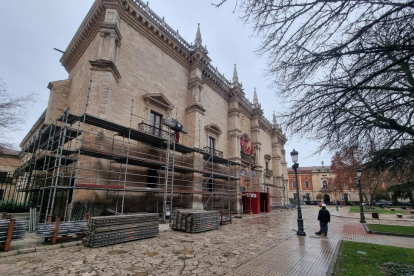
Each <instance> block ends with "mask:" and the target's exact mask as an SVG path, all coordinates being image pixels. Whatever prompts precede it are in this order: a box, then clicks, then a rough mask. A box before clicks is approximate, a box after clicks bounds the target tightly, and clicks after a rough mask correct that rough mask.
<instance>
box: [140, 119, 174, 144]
mask: <svg viewBox="0 0 414 276" xmlns="http://www.w3.org/2000/svg"><path fill="white" fill-rule="evenodd" d="M138 130H139V131H141V132H143V133H146V134H150V135H153V136H156V137H159V138H161V139H165V140H168V135H170V139H174V134H169V133H168V131H165V130H162V129H160V128H158V127H155V126H152V125H149V124H146V123H140V124H138ZM171 141H173V140H171Z"/></svg>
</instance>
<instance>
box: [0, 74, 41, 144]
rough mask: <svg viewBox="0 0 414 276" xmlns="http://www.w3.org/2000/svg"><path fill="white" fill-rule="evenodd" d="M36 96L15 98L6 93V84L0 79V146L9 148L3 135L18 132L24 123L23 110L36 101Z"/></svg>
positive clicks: (32, 94)
mask: <svg viewBox="0 0 414 276" xmlns="http://www.w3.org/2000/svg"><path fill="white" fill-rule="evenodd" d="M35 97H36V94H35V93H31V94H29V95H27V96H20V97H15V96H12V95H10V94H9V93H8V92H7V86H6V83H4V82H3V80H2V79H0V133H2V135H1V136H0V146H1V147H11V146H12V145H11V144H10V143H8V142H7V137H6V136H5V135H4V134H5V133H7V132H13V131H16V130H19V129H20V128H21V125H22V124H23V123H24V122H25V119H26V118H25V110H26V108H27V105H28V104H29V103H33V102H35V101H36V98H35Z"/></svg>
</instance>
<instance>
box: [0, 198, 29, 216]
mask: <svg viewBox="0 0 414 276" xmlns="http://www.w3.org/2000/svg"><path fill="white" fill-rule="evenodd" d="M29 209H30V207H29V204H27V203H26V204H24V203H20V202H15V201H13V200H6V201H0V212H6V213H25V212H29Z"/></svg>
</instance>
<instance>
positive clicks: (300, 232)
mask: <svg viewBox="0 0 414 276" xmlns="http://www.w3.org/2000/svg"><path fill="white" fill-rule="evenodd" d="M296 235H298V236H306V233H305V231H297V232H296Z"/></svg>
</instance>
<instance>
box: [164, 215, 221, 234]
mask: <svg viewBox="0 0 414 276" xmlns="http://www.w3.org/2000/svg"><path fill="white" fill-rule="evenodd" d="M220 220H221V217H220V212H219V211H204V210H193V209H186V210H180V209H178V210H175V212H174V214H173V219H172V225H171V228H172V229H174V230H177V231H184V232H188V233H200V232H204V231H209V230H214V229H218V228H219V227H220Z"/></svg>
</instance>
